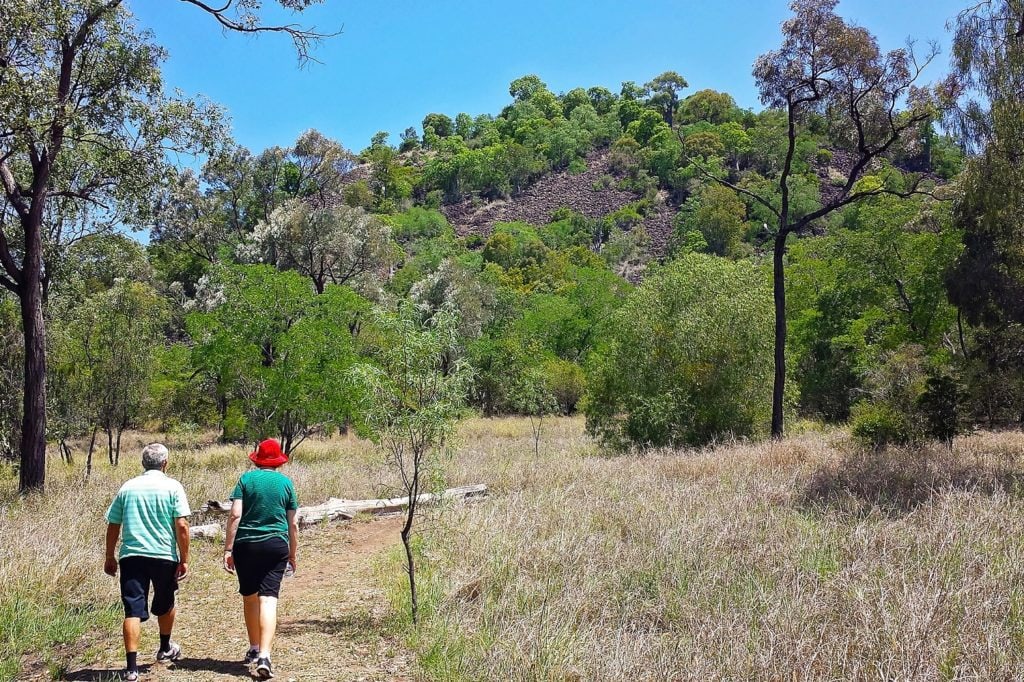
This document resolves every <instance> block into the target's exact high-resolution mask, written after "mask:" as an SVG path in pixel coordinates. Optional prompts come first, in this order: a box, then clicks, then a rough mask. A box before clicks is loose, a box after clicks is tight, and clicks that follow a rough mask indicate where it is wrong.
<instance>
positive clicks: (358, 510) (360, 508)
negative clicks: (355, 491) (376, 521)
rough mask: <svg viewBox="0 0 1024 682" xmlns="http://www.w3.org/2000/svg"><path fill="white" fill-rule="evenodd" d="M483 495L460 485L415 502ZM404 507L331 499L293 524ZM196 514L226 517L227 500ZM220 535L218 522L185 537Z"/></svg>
mask: <svg viewBox="0 0 1024 682" xmlns="http://www.w3.org/2000/svg"><path fill="white" fill-rule="evenodd" d="M486 494H487V486H486V485H483V484H478V485H464V486H459V487H457V488H449V489H448V490H445V491H444V492H441V493H438V494H434V493H424V494H422V495H419V496H417V497H416V503H417V504H431V503H433V502H447V501H454V500H465V499H469V498H474V497H481V496H483V495H486ZM408 506H409V498H408V497H392V498H387V499H378V500H345V499H340V498H337V497H332V498H330V499H329V500H327V501H326V502H324V503H322V504H318V505H314V506H311V507H299V511H298V513H297V514H296V521H297V522H298V524H299V526H300V527H303V526H312V525H314V524H317V523H322V522H324V521H337V520H339V519H340V520H347V519H351V518H354V517H355V515H356V514H374V515H376V514H389V513H392V512H396V511H401V510H403V509H405V508H406V507H408ZM200 511H205V512H213V513H223V514H226V513H227V512H229V511H231V501H230V500H229V501H222V500H209V501H208V502H207V503H206V504H204V505H203V506H202V507H200ZM223 532H224V531H223V528H222V527H221V525H220V524H219V523H208V524H205V525H201V526H192V528H191V529H190V530H189V535H190V536H191V537H194V538H196V537H202V538H216V537H219V536H221V535H222V534H223Z"/></svg>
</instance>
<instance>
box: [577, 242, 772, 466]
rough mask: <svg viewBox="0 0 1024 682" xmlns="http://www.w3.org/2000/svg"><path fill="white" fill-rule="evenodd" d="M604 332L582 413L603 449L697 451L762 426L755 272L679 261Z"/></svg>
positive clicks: (766, 348)
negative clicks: (682, 448) (690, 447)
mask: <svg viewBox="0 0 1024 682" xmlns="http://www.w3.org/2000/svg"><path fill="white" fill-rule="evenodd" d="M608 328H609V330H610V332H609V339H608V346H607V347H606V349H605V350H603V351H602V352H601V353H599V354H597V355H595V356H594V358H593V360H592V361H591V363H590V364H589V366H588V369H589V377H588V378H589V384H588V389H587V390H588V392H587V400H586V407H585V410H586V413H587V427H588V430H589V431H590V432H591V434H593V435H595V436H597V437H598V438H599V439H600V440H601V441H602V442H603V443H605V444H606V445H609V446H612V447H617V448H625V447H629V446H633V445H636V446H640V447H649V446H663V445H669V446H679V445H701V444H705V443H708V442H710V441H713V440H715V439H718V438H723V437H729V436H750V435H754V434H756V433H759V432H761V431H762V430H763V428H764V426H765V425H766V424H767V422H768V416H769V410H770V407H771V387H772V381H771V377H772V354H771V349H772V304H771V289H770V287H769V282H768V278H767V276H766V275H765V273H764V272H763V271H762V270H761V269H759V268H758V267H757V266H755V265H753V264H752V263H750V262H731V261H727V260H725V259H722V258H717V257H714V256H708V255H704V254H694V253H691V254H687V255H685V256H683V257H682V258H680V259H679V260H677V261H675V262H674V263H671V264H670V265H668V266H666V267H665V268H663V269H661V270H658V271H656V272H655V273H654V274H653V275H651V276H650V277H648V278H647V279H646V280H645V281H644V283H643V285H641V286H640V287H639V288H638V289H636V290H635V291H634V292H633V294H632V295H631V296H630V297H629V298H628V299H627V301H626V302H625V303H624V304H623V306H622V307H621V308H620V309H619V310H618V311H617V312H616V313H615V314H614V315H613V316H612V318H611V322H610V324H609V326H608Z"/></svg>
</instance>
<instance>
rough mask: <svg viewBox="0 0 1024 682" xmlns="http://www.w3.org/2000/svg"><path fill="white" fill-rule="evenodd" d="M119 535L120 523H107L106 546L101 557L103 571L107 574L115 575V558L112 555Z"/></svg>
mask: <svg viewBox="0 0 1024 682" xmlns="http://www.w3.org/2000/svg"><path fill="white" fill-rule="evenodd" d="M119 537H121V524H120V523H108V524H107V547H106V554H105V555H104V559H103V572H104V573H106V574H107V575H117V558H116V557H115V556H114V549H115V548H116V547H117V539H118V538H119Z"/></svg>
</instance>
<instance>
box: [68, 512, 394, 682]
mask: <svg viewBox="0 0 1024 682" xmlns="http://www.w3.org/2000/svg"><path fill="white" fill-rule="evenodd" d="M400 527H401V520H400V519H399V518H394V517H392V518H382V519H374V520H371V521H355V522H352V523H347V524H332V525H325V526H319V527H316V528H312V529H307V530H303V531H302V533H301V535H300V546H299V566H298V571H296V574H295V576H294V577H293V578H287V579H285V582H284V585H283V586H282V589H281V600H280V602H279V605H278V629H277V637H276V639H275V642H274V651H273V663H274V673H275V678H274V679H275V680H281V681H283V682H284V681H288V680H295V681H305V680H357V681H365V682H371V681H384V680H387V681H401V680H411V679H412V675H411V673H410V672H409V670H410V661H411V655H410V654H408V653H407V652H406V651H405V650H404V648H403V646H402V644H401V642H400V641H398V639H397V638H396V637H395V635H394V633H393V629H392V628H390V627H389V625H388V611H389V609H388V605H387V602H386V598H385V595H384V594H383V591H382V589H381V588H380V586H379V585H378V582H377V580H376V578H375V576H374V573H373V562H374V560H375V559H376V558H377V557H379V556H380V555H381V554H382V553H384V552H386V551H387V550H389V549H390V548H391V547H392V546H394V545H395V544H397V543H398V542H399V534H398V533H399V528H400ZM193 546H194V549H193V563H192V565H191V566H190V568H191V573H192V575H191V576H190V578H189V579H188V580H187V581H185V582H184V583H183V584H182V588H181V590H180V591H179V593H178V618H177V622H176V624H175V628H174V635H173V637H174V640H175V641H177V642H179V643H180V644H181V647H182V651H183V655H182V658H181V659H180V660H178V661H177V662H176V663H174V664H171V665H163V664H159V663H155V662H154V653H153V652H155V651H156V648H157V644H158V642H157V629H156V623H155V622H147V623H144V624H143V638H142V645H141V646H140V651H139V667H140V669H141V670H142V675H141V679H142V680H144V681H146V682H150V681H151V682H171V681H174V682H183V681H185V680H188V681H189V682H193V681H194V682H212V681H214V680H217V681H220V680H250V679H253V676H252V675H251V674H250V671H249V668H248V667H247V666H245V665H243V664H242V663H241V660H242V656H243V655H244V653H245V649H246V646H247V641H246V635H245V625H244V622H243V620H242V598H241V597H240V596H239V595H238V585H237V583H236V581H235V578H234V576H232V575H229V574H227V573H226V572H224V571H223V569H221V567H220V560H221V545H220V544H218V543H209V542H194V545H193ZM154 620H155V619H154ZM98 646H99V650H98V651H95V650H94V653H93V654H92V656H91V658H93V659H94V660H92V661H91V662H88V663H83V664H80V665H78V666H72V667H71V668H70V670H69V672H68V674H67V675H66V677H64V678H63V679H65V680H88V681H90V682H99V681H101V680H102V681H106V680H116V679H119V674H120V671H121V670H122V669H123V667H124V662H123V661H124V658H123V652H122V649H121V637H120V632H111V633H109V635H108V636H107V637H105V638H103V639H102V641H101V642H100V643H99V645H98Z"/></svg>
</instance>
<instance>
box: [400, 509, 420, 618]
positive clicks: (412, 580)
mask: <svg viewBox="0 0 1024 682" xmlns="http://www.w3.org/2000/svg"><path fill="white" fill-rule="evenodd" d="M415 509H416V508H415V506H414V505H411V504H410V505H409V511H408V513H407V515H406V517H405V526H403V527H402V546H403V547H405V561H406V571H407V572H408V574H409V606H410V608H411V610H412V622H413V624H415V623H416V619H417V617H418V616H419V613H418V612H419V604H418V603H417V600H416V563H415V561H414V560H413V556H412V544H411V542H410V540H411V536H412V519H413V515H414V514H415V513H416V512H415Z"/></svg>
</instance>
